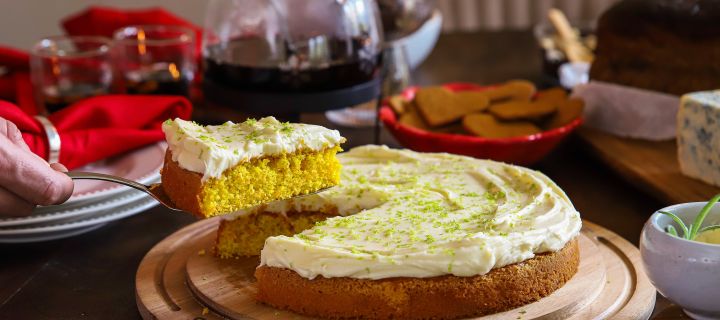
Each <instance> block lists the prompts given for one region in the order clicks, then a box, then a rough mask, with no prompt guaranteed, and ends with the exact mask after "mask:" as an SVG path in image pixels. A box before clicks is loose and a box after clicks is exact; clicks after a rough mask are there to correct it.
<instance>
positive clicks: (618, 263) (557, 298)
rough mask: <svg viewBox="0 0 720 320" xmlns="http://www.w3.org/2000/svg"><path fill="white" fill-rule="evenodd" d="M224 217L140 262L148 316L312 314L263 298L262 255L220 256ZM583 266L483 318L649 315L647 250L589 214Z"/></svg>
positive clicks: (140, 289) (173, 238)
mask: <svg viewBox="0 0 720 320" xmlns="http://www.w3.org/2000/svg"><path fill="white" fill-rule="evenodd" d="M218 222H219V220H218V219H217V218H214V219H208V220H203V221H200V222H197V223H194V224H192V225H190V226H187V227H185V228H183V229H181V230H180V231H178V232H176V233H174V234H172V235H170V236H169V237H167V238H165V239H164V240H163V241H161V242H160V243H158V244H157V245H156V246H155V247H154V248H153V249H152V250H150V252H148V254H147V255H146V256H145V258H144V259H143V260H142V262H141V263H140V266H139V267H138V271H137V275H136V280H135V286H136V298H137V305H138V309H139V310H140V314H141V315H142V317H143V318H144V319H198V320H200V319H223V318H230V319H274V320H276V319H309V318H307V317H304V316H301V315H297V314H294V313H291V312H287V311H282V310H277V309H274V308H272V307H269V306H266V305H262V304H259V303H256V302H255V299H254V296H255V292H256V289H255V278H254V276H253V273H254V272H255V267H256V266H257V264H258V259H257V258H245V259H219V258H216V257H214V256H213V255H212V246H213V242H214V239H215V232H216V229H217V226H218ZM579 244H580V266H579V269H578V273H577V274H576V275H575V276H574V277H573V278H572V279H571V280H570V281H568V283H566V284H565V285H564V286H563V287H562V288H560V289H558V290H557V291H555V292H554V293H552V294H551V295H549V296H547V297H545V298H543V299H541V300H539V301H536V302H534V303H531V304H528V305H525V306H523V307H520V308H517V309H513V310H510V311H506V312H502V313H498V314H493V315H489V316H485V317H481V318H478V319H483V320H489V319H534V318H543V319H601V318H610V317H612V318H618V319H648V318H649V317H650V314H651V312H652V309H653V307H654V305H655V288H653V286H652V285H651V284H650V281H649V280H648V278H647V276H646V275H645V272H644V271H643V269H642V267H641V266H640V253H639V252H638V250H637V248H635V247H634V246H633V245H632V244H630V243H629V242H627V241H626V240H624V239H622V238H621V237H620V236H618V235H616V234H614V233H612V232H611V231H609V230H607V229H604V228H602V227H600V226H598V225H595V224H593V223H590V222H587V221H585V222H584V224H583V230H582V234H581V235H580V238H579Z"/></svg>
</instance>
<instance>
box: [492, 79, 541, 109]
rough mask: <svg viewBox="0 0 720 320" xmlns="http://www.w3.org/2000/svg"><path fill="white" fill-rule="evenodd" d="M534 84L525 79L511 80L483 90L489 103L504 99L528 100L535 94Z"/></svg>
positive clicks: (503, 100) (504, 100)
mask: <svg viewBox="0 0 720 320" xmlns="http://www.w3.org/2000/svg"><path fill="white" fill-rule="evenodd" d="M535 91H536V89H535V85H534V84H533V83H532V82H530V81H527V80H511V81H508V82H505V83H504V84H502V85H499V86H497V87H494V88H491V89H487V90H485V91H483V93H485V95H486V96H487V97H488V99H489V100H490V103H498V102H506V101H511V100H512V101H530V99H531V98H532V96H533V95H534V94H535Z"/></svg>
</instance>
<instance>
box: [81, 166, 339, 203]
mask: <svg viewBox="0 0 720 320" xmlns="http://www.w3.org/2000/svg"><path fill="white" fill-rule="evenodd" d="M67 175H68V176H69V177H70V178H72V179H73V180H101V181H107V182H112V183H119V184H122V185H125V186H128V187H130V188H133V189H136V190H140V191H142V192H145V193H147V194H148V195H149V196H151V197H153V199H155V200H157V202H159V203H160V204H161V205H163V206H165V207H166V208H168V209H170V210H174V211H185V210H182V209H180V208H178V207H177V206H175V203H174V202H172V200H170V198H169V197H168V196H167V194H165V189H163V187H162V183H153V184H151V185H146V184H142V183H140V182H137V181H133V180H128V179H125V178H122V177H118V176H113V175H109V174H104V173H95V172H78V171H71V172H67ZM330 188H332V187H327V188H322V189H319V190H317V191H315V192H311V193H306V194H301V195H297V196H294V197H291V198H290V199H294V198H300V197H304V196H309V195H311V194H316V193H320V192H323V191H325V190H328V189H330Z"/></svg>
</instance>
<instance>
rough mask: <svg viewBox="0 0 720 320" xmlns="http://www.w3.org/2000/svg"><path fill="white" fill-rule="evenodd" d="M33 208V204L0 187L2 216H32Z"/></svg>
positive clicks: (0, 214)
mask: <svg viewBox="0 0 720 320" xmlns="http://www.w3.org/2000/svg"><path fill="white" fill-rule="evenodd" d="M33 208H35V206H34V205H33V204H31V203H29V202H27V201H25V200H24V199H23V198H20V197H18V196H17V195H16V194H14V193H12V192H10V191H8V190H7V189H5V188H3V187H0V216H11V217H23V216H27V215H30V214H31V213H32V210H33Z"/></svg>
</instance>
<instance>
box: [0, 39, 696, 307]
mask: <svg viewBox="0 0 720 320" xmlns="http://www.w3.org/2000/svg"><path fill="white" fill-rule="evenodd" d="M540 70H541V65H540V58H539V49H538V48H537V46H536V44H535V41H534V39H533V37H532V34H531V33H530V32H525V31H523V32H520V31H518V32H511V31H503V32H478V33H461V34H449V35H443V36H442V37H441V38H440V40H439V42H438V45H437V47H436V48H435V50H434V51H433V53H432V54H431V55H430V57H429V58H428V59H427V60H426V61H425V63H424V64H423V65H422V66H421V67H420V68H419V69H418V70H416V71H414V74H413V82H414V84H419V85H428V84H438V83H443V82H452V81H469V82H476V83H481V84H490V83H497V82H501V81H505V80H509V79H514V78H523V79H529V80H533V81H535V82H537V83H543V82H545V80H546V79H543V78H542V76H541V72H540ZM302 120H303V121H305V122H312V123H319V124H323V125H326V126H328V127H333V128H336V129H339V130H340V131H341V132H342V134H343V135H344V136H345V137H347V138H348V143H347V144H346V145H345V146H344V147H347V148H349V147H352V146H356V145H362V144H368V143H372V140H373V134H372V129H370V128H362V129H354V128H343V127H337V126H334V125H332V124H330V123H329V122H328V121H327V120H326V119H325V118H324V116H322V115H317V114H314V115H303V117H302ZM381 142H382V143H384V144H387V145H390V146H396V147H397V146H398V144H397V142H396V141H395V140H394V139H392V137H391V136H389V134H388V133H387V132H383V134H382V140H381ZM534 168H535V169H538V170H541V171H542V172H544V173H545V174H547V175H548V176H550V178H552V179H553V180H555V181H556V182H557V183H558V184H559V185H560V187H562V188H563V189H564V190H565V191H566V192H567V194H568V195H569V197H570V199H572V201H573V203H574V204H575V206H576V207H577V209H578V210H579V211H580V213H581V214H582V217H583V218H584V219H587V220H590V221H592V222H595V223H597V224H600V225H602V226H604V227H606V228H608V229H610V230H613V231H614V232H616V233H618V234H619V235H621V236H622V237H624V238H625V239H627V240H629V241H630V242H632V243H634V244H636V245H637V243H638V239H639V235H640V230H641V229H642V225H643V223H644V222H645V220H646V219H647V218H648V217H649V216H650V214H651V213H652V212H654V211H655V210H656V209H658V208H661V207H663V206H664V205H665V204H663V203H661V202H659V201H658V200H656V199H653V198H651V197H650V196H648V195H646V194H644V193H643V192H641V191H640V190H638V189H635V188H634V187H633V186H631V185H630V184H629V183H627V182H626V181H625V180H623V178H622V177H620V176H618V175H617V174H615V173H614V172H612V171H610V170H609V169H608V168H607V167H606V166H605V165H603V163H601V162H600V161H599V160H597V159H596V158H594V157H593V155H592V154H590V153H589V150H586V149H585V147H584V146H583V144H582V143H581V142H580V141H578V140H577V139H574V138H571V139H569V141H567V142H565V143H564V144H563V145H562V146H561V147H560V148H558V149H557V150H555V151H554V152H553V153H552V154H551V155H550V156H548V157H547V158H546V159H544V160H543V161H541V162H540V163H538V164H537V165H535V166H534ZM193 221H195V219H194V218H193V217H191V216H190V215H187V214H179V213H172V212H170V211H168V210H167V209H164V208H161V207H154V208H152V209H149V210H147V211H146V212H142V213H140V214H138V215H135V216H133V217H130V218H127V219H124V220H121V221H117V222H113V223H110V224H108V225H107V226H105V227H102V228H100V229H97V230H95V231H92V232H90V233H87V234H84V235H81V236H77V237H74V238H69V239H64V240H58V241H51V242H43V243H36V244H19V245H0V319H136V318H139V317H140V315H139V313H138V311H137V308H136V305H135V285H134V281H135V271H136V269H137V267H138V264H139V263H140V260H141V259H142V258H143V256H144V255H145V253H146V252H147V251H148V250H150V248H152V247H153V246H154V245H155V244H156V243H158V242H159V241H160V240H162V239H163V238H165V237H166V236H168V235H169V234H171V233H173V232H174V231H176V230H178V229H180V228H181V227H183V226H185V225H188V224H190V223H192V222H193ZM653 319H687V318H686V317H684V316H683V314H682V312H681V311H680V309H679V308H678V307H677V306H674V305H672V304H671V303H669V302H668V301H667V300H666V299H664V298H663V297H661V296H659V295H658V302H657V304H656V307H655V311H654V312H653Z"/></svg>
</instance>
